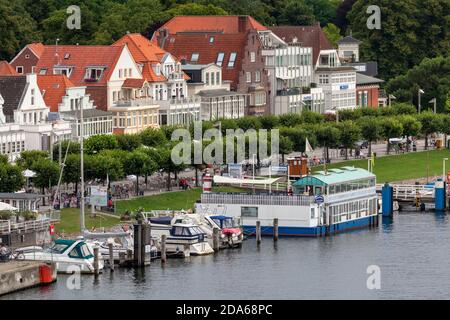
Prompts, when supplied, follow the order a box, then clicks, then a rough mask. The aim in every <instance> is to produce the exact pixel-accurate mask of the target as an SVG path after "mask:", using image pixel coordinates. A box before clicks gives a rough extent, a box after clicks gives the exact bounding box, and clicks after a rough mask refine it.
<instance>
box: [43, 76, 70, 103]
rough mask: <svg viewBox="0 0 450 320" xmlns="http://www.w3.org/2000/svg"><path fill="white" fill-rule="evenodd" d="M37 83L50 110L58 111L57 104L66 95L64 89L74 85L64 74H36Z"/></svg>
mask: <svg viewBox="0 0 450 320" xmlns="http://www.w3.org/2000/svg"><path fill="white" fill-rule="evenodd" d="M37 83H38V86H39V89H40V90H41V92H42V94H43V98H44V101H45V104H46V105H47V107H49V108H50V111H51V112H58V105H59V104H60V103H61V101H62V98H63V97H64V96H65V95H66V89H67V88H71V87H75V85H74V84H73V83H72V82H71V81H70V80H69V79H68V78H67V77H66V76H65V75H60V74H58V75H45V76H44V75H38V76H37Z"/></svg>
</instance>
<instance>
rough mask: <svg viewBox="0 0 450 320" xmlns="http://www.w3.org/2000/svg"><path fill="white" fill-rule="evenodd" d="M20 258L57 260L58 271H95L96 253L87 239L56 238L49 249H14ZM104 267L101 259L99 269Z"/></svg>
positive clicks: (46, 260)
mask: <svg viewBox="0 0 450 320" xmlns="http://www.w3.org/2000/svg"><path fill="white" fill-rule="evenodd" d="M14 253H15V255H16V257H17V259H19V260H34V261H45V262H55V263H56V270H57V272H58V273H74V272H77V271H79V272H81V273H94V254H93V250H92V247H91V245H89V243H87V242H86V241H85V240H65V239H58V240H55V242H54V243H53V245H52V246H51V247H50V248H48V249H43V248H42V247H25V248H19V249H16V250H15V251H14ZM103 267H104V264H103V260H102V259H99V270H100V271H101V270H102V269H103Z"/></svg>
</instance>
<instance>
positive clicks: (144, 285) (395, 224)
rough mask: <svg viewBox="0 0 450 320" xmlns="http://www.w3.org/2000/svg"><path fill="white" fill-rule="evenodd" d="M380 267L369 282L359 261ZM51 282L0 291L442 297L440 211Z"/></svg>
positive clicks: (448, 259) (447, 292)
mask: <svg viewBox="0 0 450 320" xmlns="http://www.w3.org/2000/svg"><path fill="white" fill-rule="evenodd" d="M370 265H377V266H379V267H380V270H381V289H380V290H369V289H367V286H366V281H367V278H368V277H369V275H368V274H367V267H368V266H370ZM67 278H68V277H67V276H63V275H60V276H58V281H57V283H55V284H53V285H51V286H48V287H44V288H35V289H30V290H26V291H22V292H19V293H15V294H11V295H8V296H5V297H3V299H78V300H79V299H392V298H400V299H405V298H410V299H419V298H422V299H423V298H435V299H448V298H450V223H449V217H448V216H446V215H441V214H435V213H425V214H423V213H416V212H411V213H401V214H399V215H395V216H394V218H393V220H391V221H386V220H385V221H383V224H382V225H380V227H379V228H378V229H372V230H361V231H355V232H351V233H347V234H341V235H337V236H334V237H331V238H320V239H315V238H314V239H308V238H298V239H292V238H283V239H280V240H279V241H278V243H277V244H274V243H273V242H272V240H271V239H270V238H263V241H262V244H261V246H260V248H257V246H256V242H255V240H254V239H249V240H247V241H246V242H245V243H244V245H243V247H242V248H241V249H237V250H225V251H221V252H220V253H219V254H218V255H214V256H206V257H191V258H189V259H188V260H183V259H179V260H176V259H173V260H168V263H167V264H166V266H164V267H161V264H160V261H156V262H154V263H153V264H152V265H151V266H150V267H147V268H146V269H143V270H134V269H117V268H116V271H115V272H114V273H111V272H109V271H108V270H105V271H104V273H103V274H102V275H100V276H99V278H98V280H94V277H93V276H89V275H88V276H83V277H82V281H81V289H80V290H68V289H67V286H66V280H67Z"/></svg>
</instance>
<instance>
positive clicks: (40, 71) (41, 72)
mask: <svg viewBox="0 0 450 320" xmlns="http://www.w3.org/2000/svg"><path fill="white" fill-rule="evenodd" d="M39 74H40V75H42V76H45V75H46V74H47V69H45V68H42V69H41V70H39Z"/></svg>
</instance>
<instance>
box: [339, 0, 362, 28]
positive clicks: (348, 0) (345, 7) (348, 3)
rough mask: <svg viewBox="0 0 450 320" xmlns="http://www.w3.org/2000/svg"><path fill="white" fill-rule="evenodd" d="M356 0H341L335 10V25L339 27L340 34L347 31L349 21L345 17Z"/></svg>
mask: <svg viewBox="0 0 450 320" xmlns="http://www.w3.org/2000/svg"><path fill="white" fill-rule="evenodd" d="M356 1H357V0H344V1H341V2H340V4H339V5H338V7H337V10H336V19H335V23H334V24H335V25H336V26H337V27H338V28H339V29H341V34H346V33H347V27H348V25H349V24H350V22H349V21H348V19H347V14H348V13H349V12H350V11H351V10H352V7H353V4H354V3H355V2H356Z"/></svg>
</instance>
